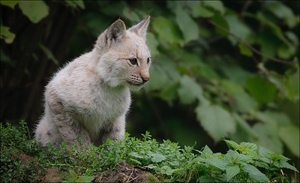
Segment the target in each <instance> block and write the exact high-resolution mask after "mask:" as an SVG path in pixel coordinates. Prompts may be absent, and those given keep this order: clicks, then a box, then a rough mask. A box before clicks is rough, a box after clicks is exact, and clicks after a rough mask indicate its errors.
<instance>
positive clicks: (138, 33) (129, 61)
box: [95, 17, 151, 90]
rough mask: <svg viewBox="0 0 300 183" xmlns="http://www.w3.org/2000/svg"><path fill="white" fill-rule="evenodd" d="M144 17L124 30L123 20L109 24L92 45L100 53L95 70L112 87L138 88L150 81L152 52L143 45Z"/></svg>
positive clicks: (144, 35)
mask: <svg viewBox="0 0 300 183" xmlns="http://www.w3.org/2000/svg"><path fill="white" fill-rule="evenodd" d="M149 22H150V17H147V18H146V19H144V20H143V21H141V22H140V23H138V24H137V25H134V26H133V27H131V28H129V29H128V30H126V26H125V24H124V22H123V21H122V20H120V19H119V20H117V21H115V22H114V23H113V24H111V25H110V26H109V27H108V28H107V29H106V30H105V31H104V32H103V33H102V34H101V35H100V36H99V38H98V40H97V43H96V45H95V49H96V51H97V52H98V53H99V54H100V59H99V62H98V65H97V68H96V69H97V72H98V74H99V75H100V77H101V78H102V79H103V81H104V82H105V83H107V84H108V85H109V86H111V87H117V86H128V87H129V88H130V89H132V90H138V89H140V88H142V86H143V85H144V84H145V83H146V82H147V81H149V79H150V75H149V67H150V64H151V56H150V52H149V49H148V47H147V45H146V31H147V28H148V25H149Z"/></svg>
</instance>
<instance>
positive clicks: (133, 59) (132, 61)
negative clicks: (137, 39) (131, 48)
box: [129, 58, 138, 65]
mask: <svg viewBox="0 0 300 183" xmlns="http://www.w3.org/2000/svg"><path fill="white" fill-rule="evenodd" d="M129 62H130V63H131V64H132V65H137V64H138V61H137V59H136V58H130V59H129Z"/></svg>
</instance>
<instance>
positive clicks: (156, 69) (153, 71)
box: [144, 64, 169, 91]
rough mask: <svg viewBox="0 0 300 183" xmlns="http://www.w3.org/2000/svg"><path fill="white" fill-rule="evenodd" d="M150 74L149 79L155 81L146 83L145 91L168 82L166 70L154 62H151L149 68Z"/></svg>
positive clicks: (159, 87)
mask: <svg viewBox="0 0 300 183" xmlns="http://www.w3.org/2000/svg"><path fill="white" fill-rule="evenodd" d="M150 76H151V80H152V81H155V82H149V83H147V85H146V86H145V87H144V88H145V90H146V91H153V90H160V89H162V88H163V87H164V86H165V85H166V84H167V83H168V82H169V77H168V76H167V74H166V72H164V70H162V68H161V67H160V66H158V65H156V64H152V66H151V68H150Z"/></svg>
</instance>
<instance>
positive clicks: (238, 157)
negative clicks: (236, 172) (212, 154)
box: [224, 150, 252, 165]
mask: <svg viewBox="0 0 300 183" xmlns="http://www.w3.org/2000/svg"><path fill="white" fill-rule="evenodd" d="M251 161H252V158H251V157H250V156H247V155H244V154H239V153H238V152H237V151H233V150H229V151H228V152H227V153H226V154H225V156H224V162H226V164H228V165H233V164H234V165H240V164H242V163H249V162H251Z"/></svg>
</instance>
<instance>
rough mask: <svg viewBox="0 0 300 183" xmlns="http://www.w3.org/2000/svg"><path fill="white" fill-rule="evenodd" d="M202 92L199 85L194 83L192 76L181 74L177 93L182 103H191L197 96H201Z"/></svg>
mask: <svg viewBox="0 0 300 183" xmlns="http://www.w3.org/2000/svg"><path fill="white" fill-rule="evenodd" d="M202 93H203V92H202V88H201V86H200V85H199V84H198V83H196V81H195V80H194V79H193V78H191V77H189V76H187V75H184V76H182V78H181V79H180V87H179V89H178V95H179V98H180V101H181V102H182V103H183V104H191V103H192V102H194V101H195V100H196V99H197V98H198V96H201V95H202Z"/></svg>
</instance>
